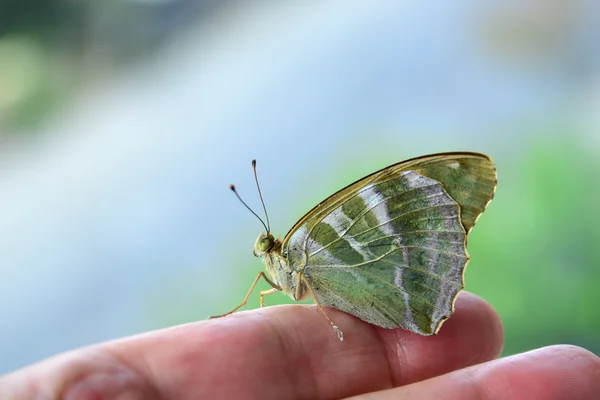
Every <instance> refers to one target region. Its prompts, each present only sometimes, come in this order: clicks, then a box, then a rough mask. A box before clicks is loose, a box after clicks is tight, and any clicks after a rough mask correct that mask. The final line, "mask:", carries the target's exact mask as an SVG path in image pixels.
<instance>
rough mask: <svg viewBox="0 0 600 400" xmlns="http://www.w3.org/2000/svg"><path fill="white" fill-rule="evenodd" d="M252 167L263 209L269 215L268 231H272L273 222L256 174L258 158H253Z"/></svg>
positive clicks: (266, 215)
mask: <svg viewBox="0 0 600 400" xmlns="http://www.w3.org/2000/svg"><path fill="white" fill-rule="evenodd" d="M252 169H253V170H254V180H255V181H256V187H257V189H258V195H259V196H260V202H261V203H262V206H263V210H265V217H267V233H269V232H271V223H270V222H269V214H267V207H266V206H265V201H264V199H263V196H262V192H261V191H260V185H259V184H258V175H257V174H256V160H252Z"/></svg>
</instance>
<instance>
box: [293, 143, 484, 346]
mask: <svg viewBox="0 0 600 400" xmlns="http://www.w3.org/2000/svg"><path fill="white" fill-rule="evenodd" d="M495 179H496V178H495V169H494V167H493V164H492V162H491V161H490V160H489V159H488V158H487V157H485V156H482V155H478V154H475V153H448V154H441V155H437V156H436V155H433V156H427V157H423V158H421V159H415V160H409V161H406V162H404V163H400V164H396V165H393V166H391V167H388V168H386V169H383V170H381V171H378V172H376V173H374V174H372V175H370V176H368V177H366V178H364V179H362V180H360V181H358V182H356V183H354V184H352V185H350V186H348V187H346V188H345V189H342V190H341V191H340V192H338V193H336V194H335V195H333V196H331V197H330V198H328V199H327V200H325V201H324V202H322V203H321V204H319V205H318V206H317V207H315V208H314V209H313V210H312V211H311V212H309V213H308V214H307V215H306V216H305V217H304V218H302V219H301V220H300V221H299V222H298V224H296V226H294V228H292V230H291V231H290V233H288V235H286V237H285V238H284V241H283V251H284V256H286V257H287V259H288V265H289V266H290V268H291V269H292V270H294V271H296V272H301V273H302V274H303V276H304V279H305V280H306V283H307V284H308V285H309V286H310V287H311V288H312V290H313V292H314V294H315V296H316V297H317V300H319V302H320V303H321V304H323V305H329V306H332V307H335V308H338V309H340V310H343V311H346V312H348V313H350V314H353V315H355V316H357V317H359V318H361V319H363V320H365V321H367V322H370V323H373V324H376V325H379V326H383V327H386V328H394V327H398V326H402V327H403V328H405V329H408V330H411V331H414V332H418V333H421V334H425V335H429V334H434V333H435V332H437V330H438V329H439V327H440V325H441V323H442V322H443V321H444V320H445V319H447V318H448V317H449V316H450V315H451V313H452V311H453V303H454V299H455V298H456V296H457V294H458V292H459V291H460V290H461V289H462V288H463V286H464V284H463V271H464V268H465V265H466V263H467V261H468V254H467V251H466V239H467V234H468V231H469V230H470V229H471V228H472V227H473V225H474V223H475V221H476V219H477V217H478V216H479V214H481V212H482V211H483V209H484V208H485V207H486V205H487V203H489V201H490V200H491V197H492V196H493V193H494V188H495Z"/></svg>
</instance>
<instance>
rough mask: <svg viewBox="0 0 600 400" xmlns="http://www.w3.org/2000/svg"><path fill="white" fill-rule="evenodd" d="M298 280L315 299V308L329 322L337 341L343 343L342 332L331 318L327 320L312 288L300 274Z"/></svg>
mask: <svg viewBox="0 0 600 400" xmlns="http://www.w3.org/2000/svg"><path fill="white" fill-rule="evenodd" d="M299 279H301V280H302V281H303V282H304V284H305V285H306V287H307V288H308V290H310V293H311V294H312V297H313V299H315V303H316V305H317V308H318V309H319V310H321V312H322V313H323V315H324V316H325V318H326V319H327V321H329V323H330V324H331V327H332V328H333V331H334V332H335V333H336V334H337V337H338V339H340V342H343V341H344V332H342V330H341V329H340V328H339V327H338V326H337V325H336V324H334V323H333V321H332V320H331V318H329V317H328V316H327V313H326V312H325V309H324V308H323V306H322V305H321V303H319V299H317V296H315V292H314V291H313V289H312V287H311V286H310V285H309V284H308V281H307V280H306V279H305V278H304V276H302V273H300V274H299ZM299 288H300V285H298V289H297V290H299Z"/></svg>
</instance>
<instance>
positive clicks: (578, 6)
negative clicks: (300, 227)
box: [0, 0, 600, 373]
mask: <svg viewBox="0 0 600 400" xmlns="http://www.w3.org/2000/svg"><path fill="white" fill-rule="evenodd" d="M599 42H600V3H598V2H594V1H593V0H587V1H586V0H550V1H548V0H545V1H541V0H528V1H520V2H518V1H512V2H480V1H476V0H466V1H453V2H439V1H416V0H406V1H377V2H364V1H348V0H346V1H341V0H338V1H325V2H298V1H291V0H288V1H198V0H196V1H191V0H135V1H134V0H129V1H125V0H121V1H115V0H112V1H102V2H72V1H59V0H47V1H45V2H38V1H32V0H29V1H23V0H3V1H1V2H0V321H1V322H0V323H1V324H2V325H1V329H0V373H3V372H7V371H10V370H12V369H15V368H18V367H21V366H23V365H26V364H28V363H32V362H34V361H37V360H40V359H42V358H45V357H48V356H50V355H53V354H56V353H58V352H62V351H65V350H68V349H72V348H75V347H79V346H83V345H87V344H91V343H95V342H98V341H103V340H108V339H112V338H117V337H120V336H123V335H129V334H134V333H138V332H143V331H147V330H151V329H156V328H160V327H166V326H170V325H173V324H179V323H184V322H189V321H195V320H199V319H204V318H206V317H208V316H209V315H214V314H219V313H222V312H225V311H228V310H229V309H231V308H232V307H233V306H234V305H236V304H238V303H239V301H240V300H241V299H242V297H243V295H244V294H245V293H246V291H247V289H248V287H249V285H250V283H251V281H252V279H253V277H254V276H255V275H256V273H257V272H258V271H260V270H261V269H262V268H263V266H262V264H261V263H260V261H259V260H257V259H255V258H254V257H253V256H252V245H253V243H254V240H255V238H256V236H257V235H258V233H259V231H260V230H261V229H262V227H261V225H260V224H259V222H258V221H257V220H256V219H254V217H253V216H252V215H251V214H250V213H248V212H247V211H246V210H245V209H244V208H243V207H242V206H241V205H240V204H239V203H238V201H237V200H236V199H235V197H234V196H233V195H232V194H231V192H230V191H229V190H228V184H230V183H235V184H236V186H237V187H238V190H239V191H240V193H241V195H242V196H243V197H244V198H245V199H246V200H247V201H248V202H249V203H250V204H251V205H252V206H253V207H255V208H256V209H257V211H259V210H260V203H259V201H258V197H257V195H256V192H255V187H254V182H253V178H252V172H251V168H250V160H251V159H252V158H257V159H258V169H259V174H260V179H261V183H262V189H263V193H264V196H265V200H266V202H267V207H268V209H269V212H270V217H271V223H272V226H273V231H274V233H275V234H276V235H279V236H283V235H285V233H286V232H287V230H288V229H289V228H290V227H291V226H292V224H293V223H294V222H295V221H296V220H297V219H298V218H300V217H301V216H302V215H303V213H304V212H306V211H308V210H309V209H310V208H312V206H313V205H315V204H316V203H317V202H319V201H320V200H322V199H323V198H325V197H326V196H328V195H329V194H331V193H332V192H333V191H335V190H337V189H339V188H341V187H343V186H345V185H346V184H348V183H350V182H351V181H354V180H356V179H358V178H360V177H362V176H363V175H365V174H367V173H369V172H372V171H373V170H375V169H379V168H382V167H385V166H387V165H388V164H392V163H395V162H397V161H400V160H402V159H405V158H409V157H414V156H418V155H422V154H426V153H434V152H440V151H452V150H471V151H479V152H484V153H487V154H489V155H490V156H491V157H492V158H494V159H495V160H496V162H497V165H498V170H499V186H498V192H497V196H496V198H495V200H494V201H493V202H492V204H491V205H490V207H489V209H488V211H486V213H485V214H484V215H483V217H482V218H481V220H480V221H479V223H478V225H477V227H476V228H475V229H474V230H473V233H472V234H471V236H470V241H469V251H470V254H471V258H472V261H471V262H470V264H469V267H468V270H467V275H466V282H467V290H469V291H472V292H475V293H477V294H478V295H480V296H482V297H484V298H485V299H487V300H488V301H489V302H490V303H491V304H492V305H493V306H494V307H495V308H496V309H497V310H498V312H499V313H500V315H501V317H502V319H503V321H504V324H505V329H506V348H505V354H512V353H515V352H520V351H525V350H528V349H531V348H535V347H539V346H542V345H547V344H554V343H574V344H579V345H582V346H585V347H587V348H588V349H590V350H592V351H594V352H596V353H597V354H600V312H599V310H598V308H599V305H600V291H599V289H600V245H599V242H600V204H599V200H598V199H599V198H600V197H599V196H600V178H599V176H600V159H599V155H600V131H599V129H600V46H598V43H599ZM266 302H267V303H268V304H275V303H278V302H288V299H287V297H286V296H285V295H282V294H281V295H274V296H270V297H268V298H267V299H266ZM248 307H250V308H254V307H258V295H257V293H256V296H254V297H252V299H251V302H250V304H249V305H248Z"/></svg>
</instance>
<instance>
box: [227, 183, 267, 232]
mask: <svg viewBox="0 0 600 400" xmlns="http://www.w3.org/2000/svg"><path fill="white" fill-rule="evenodd" d="M229 189H231V191H232V192H233V193H234V194H235V195H236V196H237V198H238V200H239V201H240V202H241V203H242V204H243V205H244V207H246V208H247V209H248V210H250V212H251V213H252V214H254V216H255V217H256V218H258V220H259V221H260V223H261V224H263V226H264V227H265V229H266V230H267V233H269V228H267V225H265V222H264V221H263V220H262V218H261V217H259V216H258V214H256V213H255V212H254V211H253V210H252V209H251V208H250V207H249V206H248V204H246V202H245V201H244V200H242V198H241V197H240V195H239V194H238V192H237V190H235V186H233V185H229Z"/></svg>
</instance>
